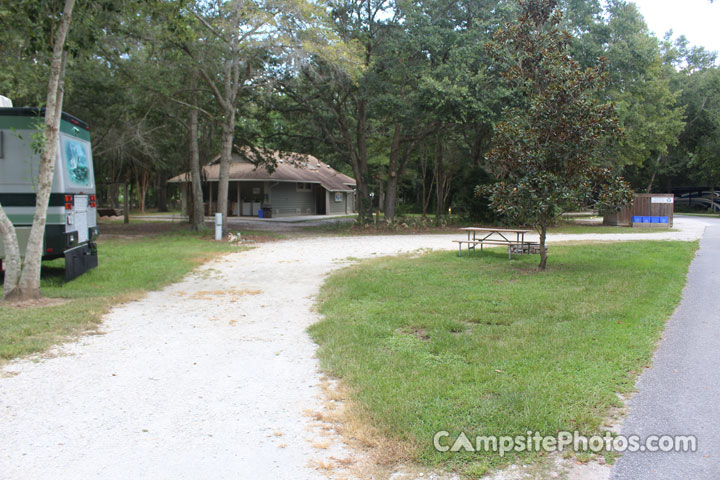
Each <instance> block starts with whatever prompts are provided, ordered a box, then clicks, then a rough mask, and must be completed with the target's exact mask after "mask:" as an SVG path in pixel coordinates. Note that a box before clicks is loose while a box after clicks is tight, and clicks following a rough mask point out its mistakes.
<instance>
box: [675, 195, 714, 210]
mask: <svg viewBox="0 0 720 480" xmlns="http://www.w3.org/2000/svg"><path fill="white" fill-rule="evenodd" d="M675 204H676V205H679V206H682V205H684V206H688V207H690V208H693V209H697V210H712V211H714V212H718V211H720V191H714V192H711V191H710V190H705V191H702V192H692V193H685V194H683V195H679V196H678V197H677V198H676V200H675Z"/></svg>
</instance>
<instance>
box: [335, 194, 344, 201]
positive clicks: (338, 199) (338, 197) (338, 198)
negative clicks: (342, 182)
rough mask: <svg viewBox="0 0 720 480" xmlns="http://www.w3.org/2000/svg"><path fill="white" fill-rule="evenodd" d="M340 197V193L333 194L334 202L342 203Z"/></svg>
mask: <svg viewBox="0 0 720 480" xmlns="http://www.w3.org/2000/svg"><path fill="white" fill-rule="evenodd" d="M342 195H343V194H342V193H340V192H335V201H336V202H342V200H343V198H342Z"/></svg>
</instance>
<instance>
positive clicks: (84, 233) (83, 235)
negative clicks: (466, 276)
mask: <svg viewBox="0 0 720 480" xmlns="http://www.w3.org/2000/svg"><path fill="white" fill-rule="evenodd" d="M87 216H88V196H87V195H75V215H74V217H75V227H76V228H77V232H78V243H85V242H87V241H88V219H87Z"/></svg>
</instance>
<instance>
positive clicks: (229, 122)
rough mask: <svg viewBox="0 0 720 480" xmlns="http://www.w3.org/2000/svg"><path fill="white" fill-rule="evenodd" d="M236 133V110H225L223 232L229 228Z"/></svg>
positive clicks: (221, 194) (221, 190)
mask: <svg viewBox="0 0 720 480" xmlns="http://www.w3.org/2000/svg"><path fill="white" fill-rule="evenodd" d="M234 134H235V110H234V109H233V111H232V113H229V112H225V123H224V124H223V131H222V151H221V152H220V181H219V182H218V197H217V211H218V212H220V213H222V219H223V232H224V231H226V230H227V212H228V208H227V207H228V187H229V185H230V164H231V162H232V147H233V136H234Z"/></svg>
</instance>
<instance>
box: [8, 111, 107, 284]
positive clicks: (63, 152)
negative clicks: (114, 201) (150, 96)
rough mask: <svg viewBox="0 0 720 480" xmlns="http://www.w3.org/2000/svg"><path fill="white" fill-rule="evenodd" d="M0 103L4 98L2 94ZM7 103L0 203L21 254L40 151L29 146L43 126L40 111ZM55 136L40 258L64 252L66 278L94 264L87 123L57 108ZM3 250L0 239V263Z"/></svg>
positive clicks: (94, 211)
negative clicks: (56, 143)
mask: <svg viewBox="0 0 720 480" xmlns="http://www.w3.org/2000/svg"><path fill="white" fill-rule="evenodd" d="M0 98H2V99H4V97H0ZM4 103H5V105H7V104H8V103H9V102H7V99H5V101H4ZM0 105H2V104H1V103H0ZM11 105H12V104H10V106H8V107H5V108H0V204H1V205H2V207H3V209H4V210H5V213H7V215H8V217H9V218H10V221H12V223H13V225H14V226H15V229H16V233H17V237H18V243H19V246H20V253H21V255H24V253H25V249H26V247H27V242H28V237H29V235H30V228H31V226H32V222H33V217H34V215H35V183H36V182H37V175H38V170H39V165H40V154H39V153H38V152H37V151H36V148H35V147H34V146H35V144H37V139H38V136H39V135H41V132H42V129H43V117H44V111H43V110H42V109H39V108H28V107H21V108H13V107H12V106H11ZM58 141H59V146H58V157H57V160H56V165H55V176H54V178H53V183H52V189H51V193H50V201H49V205H48V213H47V223H46V225H45V238H44V244H43V259H44V260H50V259H55V258H61V257H64V258H65V279H66V280H67V281H70V280H72V279H74V278H76V277H78V276H79V275H82V274H83V273H85V272H87V271H88V270H90V269H92V268H95V267H96V266H97V265H98V257H97V246H96V243H95V240H96V239H97V236H98V234H99V231H98V227H97V220H96V218H97V197H96V190H95V176H94V169H93V161H92V148H91V144H90V127H89V126H88V125H87V124H86V123H85V122H83V121H81V120H79V119H77V118H75V117H73V116H71V115H68V114H66V113H63V114H62V120H61V123H60V134H59V139H58ZM4 255H5V253H4V248H3V243H2V240H1V239H0V264H1V263H2V259H3V258H4Z"/></svg>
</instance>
